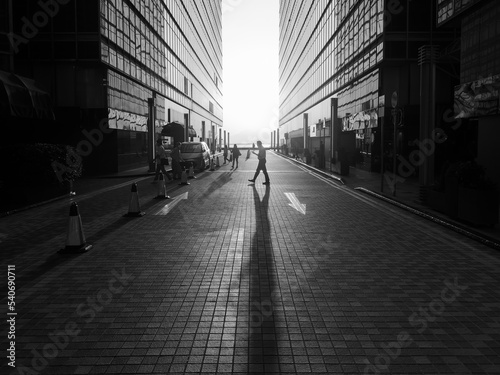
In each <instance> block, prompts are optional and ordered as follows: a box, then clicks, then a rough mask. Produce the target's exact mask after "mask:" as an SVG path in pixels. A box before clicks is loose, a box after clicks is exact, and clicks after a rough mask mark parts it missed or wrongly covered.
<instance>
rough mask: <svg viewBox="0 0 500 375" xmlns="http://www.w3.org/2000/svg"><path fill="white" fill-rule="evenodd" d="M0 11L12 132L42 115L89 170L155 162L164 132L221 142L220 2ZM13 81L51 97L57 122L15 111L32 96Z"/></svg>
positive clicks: (53, 4) (130, 0) (50, 0)
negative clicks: (157, 141)
mask: <svg viewBox="0 0 500 375" xmlns="http://www.w3.org/2000/svg"><path fill="white" fill-rule="evenodd" d="M1 7H2V8H1V12H0V13H1V14H2V16H1V20H2V26H1V27H2V29H0V48H1V51H0V70H2V71H3V73H2V74H0V80H1V83H2V84H3V87H0V91H1V90H2V88H3V89H4V91H5V92H6V95H4V96H3V103H4V105H5V107H6V108H7V111H8V112H7V113H6V114H4V115H2V116H3V118H2V122H3V123H4V126H5V127H7V128H9V129H10V130H11V132H10V133H9V134H10V136H11V137H14V138H19V137H22V136H23V134H25V135H29V134H31V133H33V132H35V130H33V129H36V128H37V127H38V128H40V123H41V121H43V123H44V125H43V127H44V128H45V131H43V132H42V133H44V134H45V135H46V136H47V135H49V134H50V138H51V139H56V138H57V140H58V141H60V142H70V144H72V145H74V146H76V147H77V151H78V153H79V154H80V155H81V156H82V157H83V158H84V162H85V163H86V169H87V170H92V171H94V172H109V171H120V170H124V169H130V168H133V167H137V166H143V165H147V164H148V163H151V159H152V155H153V149H154V143H155V139H157V138H158V137H160V134H163V135H165V137H164V138H165V139H166V140H167V141H173V135H174V134H175V137H176V138H179V139H178V140H203V141H207V142H208V143H209V144H211V145H213V144H214V143H215V142H217V144H218V145H220V144H221V143H222V140H221V139H220V138H221V134H222V131H221V130H222V129H221V128H222V24H221V22H222V9H221V1H220V0H207V1H195V0H148V1H145V0H41V1H30V0H15V1H12V0H2V2H1ZM14 81H16V82H18V83H19V82H21V83H20V84H19V87H18V88H19V90H23V89H25V91H26V92H27V93H29V94H30V95H31V97H32V98H33V97H34V95H35V94H36V92H39V93H44V94H43V95H39V96H40V97H42V96H43V97H45V98H46V97H47V95H45V94H48V95H50V100H51V102H52V103H51V104H52V105H51V109H52V110H53V114H54V117H55V121H53V120H51V119H50V118H49V117H50V116H45V118H43V119H42V118H41V116H40V115H37V111H31V113H30V114H28V115H26V114H25V115H23V114H22V113H21V112H20V111H19V110H18V108H22V107H26V106H30V105H32V106H33V107H35V106H36V104H33V103H35V102H36V100H32V102H31V104H30V103H22V100H21V99H19V96H16V95H14V94H12V93H13V92H14V91H13V87H14ZM25 81H26V82H28V84H27V85H26V84H22V82H25ZM29 85H31V88H30V87H28V86H29ZM23 86H24V88H23ZM25 97H28V96H26V95H25ZM0 98H2V96H0ZM5 103H7V104H5ZM38 112H39V113H40V114H43V113H42V112H43V111H38ZM7 124H8V125H7ZM149 124H154V126H149ZM176 127H177V128H178V129H180V133H179V132H178V131H177V132H176V131H174V130H175V129H174V128H176ZM162 132H163V133H162ZM179 134H181V135H180V136H179ZM42 135H43V134H42ZM168 135H172V138H169V137H168ZM181 138H182V139H181ZM19 141H21V139H19Z"/></svg>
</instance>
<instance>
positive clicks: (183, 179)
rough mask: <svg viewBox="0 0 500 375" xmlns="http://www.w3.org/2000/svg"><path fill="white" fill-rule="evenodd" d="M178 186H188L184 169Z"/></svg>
mask: <svg viewBox="0 0 500 375" xmlns="http://www.w3.org/2000/svg"><path fill="white" fill-rule="evenodd" d="M179 185H189V182H188V176H187V173H186V168H184V169H183V170H182V173H181V183H180V184H179Z"/></svg>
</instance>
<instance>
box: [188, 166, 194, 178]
mask: <svg viewBox="0 0 500 375" xmlns="http://www.w3.org/2000/svg"><path fill="white" fill-rule="evenodd" d="M188 178H196V177H195V175H194V166H193V163H191V166H190V167H189V173H188Z"/></svg>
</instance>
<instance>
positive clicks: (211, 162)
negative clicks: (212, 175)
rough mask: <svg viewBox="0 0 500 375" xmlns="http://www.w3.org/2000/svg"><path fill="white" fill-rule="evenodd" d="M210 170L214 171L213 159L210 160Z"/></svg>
mask: <svg viewBox="0 0 500 375" xmlns="http://www.w3.org/2000/svg"><path fill="white" fill-rule="evenodd" d="M210 170H211V171H215V163H214V158H213V157H212V159H210Z"/></svg>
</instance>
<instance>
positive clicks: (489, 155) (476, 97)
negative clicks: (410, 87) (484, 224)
mask: <svg viewBox="0 0 500 375" xmlns="http://www.w3.org/2000/svg"><path fill="white" fill-rule="evenodd" d="M437 3H438V14H437V24H438V26H439V27H440V28H445V27H450V26H451V27H458V28H460V30H461V32H460V34H459V37H458V38H457V42H456V44H457V46H458V47H459V50H460V54H459V56H458V57H459V59H460V72H459V74H460V83H459V84H458V85H457V86H456V87H455V88H454V100H455V110H454V115H455V116H456V118H457V126H458V125H460V127H461V128H462V127H468V128H470V129H472V131H471V132H470V134H468V137H467V140H468V142H467V143H466V145H465V146H466V147H468V148H469V149H470V150H471V152H472V153H473V156H474V157H475V158H476V160H477V162H478V164H480V165H481V166H483V167H484V168H485V171H486V173H487V174H488V177H489V178H491V179H492V180H493V181H494V182H495V183H496V184H497V185H498V186H500V148H499V147H498V146H497V140H498V139H500V127H499V126H498V125H499V122H500V102H499V91H500V28H499V23H498V19H499V18H500V3H499V2H498V1H495V0H471V1H456V0H438V1H437Z"/></svg>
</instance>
